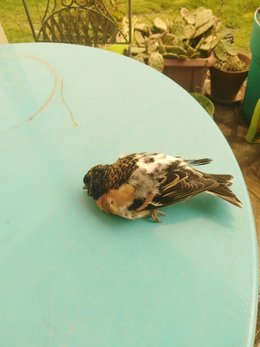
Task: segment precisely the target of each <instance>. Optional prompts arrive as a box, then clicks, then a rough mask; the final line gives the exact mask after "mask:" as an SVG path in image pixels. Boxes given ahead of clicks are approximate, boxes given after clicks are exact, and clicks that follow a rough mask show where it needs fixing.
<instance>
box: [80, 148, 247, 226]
mask: <svg viewBox="0 0 260 347" xmlns="http://www.w3.org/2000/svg"><path fill="white" fill-rule="evenodd" d="M209 162H210V159H199V160H183V159H182V158H180V157H172V156H169V155H165V154H156V153H153V154H149V153H135V154H131V155H127V156H125V157H122V158H120V159H118V160H117V161H116V162H115V163H114V164H111V165H97V166H94V167H93V168H92V169H90V170H89V171H88V173H87V174H86V175H85V176H84V184H85V189H87V191H88V195H90V196H92V197H93V198H94V200H96V203H97V206H98V207H99V208H100V209H102V210H103V211H105V212H108V213H112V214H116V215H119V216H121V217H124V218H128V219H135V218H141V217H145V216H147V215H151V217H152V218H153V220H154V221H157V222H158V221H159V218H158V214H159V213H161V212H160V211H159V210H158V209H159V208H160V207H165V206H169V205H172V204H175V203H178V202H181V201H183V200H186V199H187V198H190V197H192V196H194V195H197V194H199V193H202V192H207V193H209V194H213V195H215V196H217V197H220V198H222V199H224V200H226V201H228V202H230V203H232V204H233V205H236V206H239V207H241V202H240V201H239V200H238V199H237V197H236V196H235V194H234V193H233V192H232V191H231V190H230V189H229V186H230V185H231V180H232V176H231V175H220V174H208V173H204V172H202V171H199V170H197V169H195V168H194V167H193V166H195V165H204V164H208V163H209Z"/></svg>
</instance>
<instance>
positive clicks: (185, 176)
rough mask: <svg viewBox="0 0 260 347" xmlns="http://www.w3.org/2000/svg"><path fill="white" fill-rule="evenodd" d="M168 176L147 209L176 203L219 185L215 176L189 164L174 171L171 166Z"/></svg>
mask: <svg viewBox="0 0 260 347" xmlns="http://www.w3.org/2000/svg"><path fill="white" fill-rule="evenodd" d="M166 177H167V178H166V179H165V181H164V182H162V183H161V185H160V186H159V192H158V194H156V195H155V196H154V198H153V199H152V202H151V203H150V204H149V205H148V206H147V207H146V208H147V209H153V208H155V207H164V206H168V205H171V204H175V203H178V202H181V201H183V200H185V199H187V198H189V197H192V196H194V195H196V194H198V193H201V192H204V191H207V190H210V189H213V188H215V187H218V186H219V183H218V182H217V180H215V179H214V178H213V177H210V176H208V175H205V174H203V173H201V172H200V171H198V170H195V169H193V168H191V167H188V166H186V167H185V166H184V167H178V168H177V169H175V170H173V171H172V170H171V168H169V169H168V170H167V176H166Z"/></svg>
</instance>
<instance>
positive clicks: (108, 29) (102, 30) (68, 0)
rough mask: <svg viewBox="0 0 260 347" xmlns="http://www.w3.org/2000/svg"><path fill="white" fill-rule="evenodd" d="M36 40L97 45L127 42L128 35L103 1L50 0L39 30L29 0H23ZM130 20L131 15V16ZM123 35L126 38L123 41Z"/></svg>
mask: <svg viewBox="0 0 260 347" xmlns="http://www.w3.org/2000/svg"><path fill="white" fill-rule="evenodd" d="M22 1H23V4H24V8H25V11H26V14H27V18H28V21H29V24H30V27H31V30H32V34H33V37H34V40H35V41H37V42H63V43H73V44H82V45H87V46H98V45H104V44H113V43H117V38H118V37H120V43H122V42H124V43H128V41H130V40H129V38H127V37H126V35H125V34H124V33H123V32H122V31H121V30H120V28H119V26H118V23H117V22H116V20H115V19H114V17H113V16H112V14H111V13H110V11H109V9H108V7H107V6H106V4H105V2H104V1H103V0H53V1H52V5H51V1H50V0H47V4H46V9H45V12H44V15H43V17H42V18H41V23H40V27H39V29H38V30H37V31H36V30H35V27H34V23H33V20H32V17H31V15H30V11H29V8H28V6H27V4H26V0H22ZM129 20H131V19H130V16H129ZM122 38H123V40H122Z"/></svg>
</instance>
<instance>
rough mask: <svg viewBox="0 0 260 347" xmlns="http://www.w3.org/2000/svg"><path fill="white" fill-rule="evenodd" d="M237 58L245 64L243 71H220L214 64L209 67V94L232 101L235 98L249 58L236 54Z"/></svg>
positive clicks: (248, 63) (245, 73)
mask: <svg viewBox="0 0 260 347" xmlns="http://www.w3.org/2000/svg"><path fill="white" fill-rule="evenodd" d="M238 56H239V58H240V59H241V60H242V61H244V62H245V63H246V65H247V69H246V70H244V71H222V70H219V69H217V68H216V67H215V66H212V67H211V68H210V81H211V82H210V84H211V96H212V97H213V98H216V99H219V100H226V101H232V100H234V99H235V97H236V95H237V93H238V92H239V90H240V88H241V86H242V84H243V82H244V81H245V79H246V77H247V75H248V70H249V65H250V58H249V57H248V56H246V55H244V54H238Z"/></svg>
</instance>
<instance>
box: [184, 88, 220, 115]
mask: <svg viewBox="0 0 260 347" xmlns="http://www.w3.org/2000/svg"><path fill="white" fill-rule="evenodd" d="M190 95H191V96H193V98H194V99H195V100H197V101H198V103H200V105H201V106H202V107H203V108H204V110H206V111H207V112H208V114H209V115H210V116H211V117H212V118H213V115H214V112H215V106H214V104H213V102H212V101H211V100H210V99H209V98H207V97H206V96H205V95H202V94H199V93H190Z"/></svg>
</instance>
